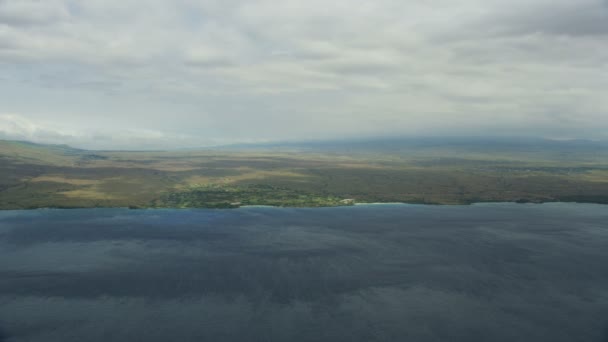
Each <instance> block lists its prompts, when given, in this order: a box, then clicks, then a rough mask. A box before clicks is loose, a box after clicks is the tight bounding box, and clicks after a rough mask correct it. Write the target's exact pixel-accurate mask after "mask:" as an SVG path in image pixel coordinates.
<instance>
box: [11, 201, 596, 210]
mask: <svg viewBox="0 0 608 342" xmlns="http://www.w3.org/2000/svg"><path fill="white" fill-rule="evenodd" d="M560 203H561V204H593V205H601V206H608V203H602V202H591V201H589V202H575V201H482V202H470V203H419V202H356V203H352V204H348V205H332V206H277V205H257V204H252V205H241V206H233V207H221V208H218V207H156V206H148V207H145V206H137V207H136V206H126V207H125V206H116V207H113V206H99V207H95V206H91V207H86V206H74V207H71V206H45V207H42V206H41V207H31V208H0V212H2V211H35V210H79V209H81V210H82V209H125V210H234V209H250V208H276V209H323V208H348V207H373V206H445V207H458V206H461V207H467V206H483V205H493V204H515V205H522V206H524V205H543V204H560Z"/></svg>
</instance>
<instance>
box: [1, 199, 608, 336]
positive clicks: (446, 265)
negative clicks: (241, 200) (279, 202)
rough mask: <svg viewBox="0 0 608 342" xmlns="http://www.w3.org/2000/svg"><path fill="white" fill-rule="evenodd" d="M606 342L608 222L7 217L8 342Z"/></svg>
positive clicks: (344, 214) (267, 213)
mask: <svg viewBox="0 0 608 342" xmlns="http://www.w3.org/2000/svg"><path fill="white" fill-rule="evenodd" d="M8 341H10V342H22V341H28V342H29V341H32V342H34V341H35V342H42V341H44V342H53V341H58V342H59V341H61V342H70V341H89V342H95V341H104V342H105V341H147V342H153V341H213V342H221V341H265V342H267V341H295V342H300V341H332V342H339V341H348V342H353V341H365V342H370V341H418V342H426V341H450V342H458V341H467V342H470V341H509V342H512V341H547V342H549V341H551V342H558V341H567V342H573V341H585V342H588V341H598V342H606V341H608V206H602V205H589V204H567V203H554V204H511V203H495V204H476V205H471V206H425V205H400V204H390V205H363V206H354V207H340V208H314V209H313V208H301V209H288V208H270V207H248V208H240V209H233V210H207V209H201V210H128V209H82V210H81V209H74V210H51V209H48V210H32V211H0V342H8Z"/></svg>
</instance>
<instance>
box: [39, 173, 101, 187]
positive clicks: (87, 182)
mask: <svg viewBox="0 0 608 342" xmlns="http://www.w3.org/2000/svg"><path fill="white" fill-rule="evenodd" d="M30 181H31V182H34V183H38V182H54V183H66V184H72V185H97V184H99V183H101V181H100V180H93V179H78V178H65V177H63V176H50V175H49V176H39V177H36V178H32V179H31V180H30Z"/></svg>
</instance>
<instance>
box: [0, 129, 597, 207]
mask: <svg viewBox="0 0 608 342" xmlns="http://www.w3.org/2000/svg"><path fill="white" fill-rule="evenodd" d="M504 201H509V202H555V201H564V202H585V203H605V204H608V145H606V144H604V143H596V142H583V141H568V142H559V141H545V140H526V141H523V142H522V141H516V140H500V141H494V140H479V141H478V140H463V139H453V140H437V139H427V140H405V139H395V140H390V139H385V140H374V141H342V142H330V143H321V142H319V143H306V144H304V143H303V144H281V145H244V146H228V147H218V148H214V149H201V150H179V151H89V150H82V149H75V148H72V147H69V146H65V145H40V144H33V143H28V142H19V141H0V209H34V208H93V207H129V208H235V207H240V206H244V205H273V206H287V207H324V206H342V205H353V204H355V203H366V202H404V203H419V204H470V203H475V202H504Z"/></svg>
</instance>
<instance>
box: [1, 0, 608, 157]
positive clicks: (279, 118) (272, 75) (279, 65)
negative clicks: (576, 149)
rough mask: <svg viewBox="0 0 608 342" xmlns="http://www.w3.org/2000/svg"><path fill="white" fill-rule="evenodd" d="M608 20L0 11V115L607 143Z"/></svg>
mask: <svg viewBox="0 0 608 342" xmlns="http://www.w3.org/2000/svg"><path fill="white" fill-rule="evenodd" d="M606 23H608V5H607V3H606V2H605V1H603V2H602V1H600V0H581V1H577V2H572V1H567V0H557V1H548V0H535V1H524V0H515V1H509V2H506V1H503V0H488V1H481V0H467V1H462V2H458V4H456V3H454V2H451V1H446V0H432V1H428V2H417V1H394V0H379V1H375V2H373V3H372V2H369V1H362V0H349V1H346V0H339V1H334V2H332V3H331V4H329V5H328V4H327V3H326V2H322V1H320V0H310V1H306V2H302V1H296V0H286V1H281V2H279V3H277V2H276V1H270V0H255V1H244V0H231V1H196V0H178V1H166V0H152V1H149V2H147V3H146V6H145V7H142V6H141V2H139V1H135V0H122V1H101V0H91V1H86V2H75V1H68V0H53V1H45V2H40V1H18V2H16V1H0V73H1V74H2V75H3V80H2V82H1V83H0V103H2V106H1V107H0V111H3V112H18V113H23V114H22V115H24V116H26V117H28V118H29V119H30V120H32V121H34V122H37V121H54V122H55V123H56V124H57V125H59V126H61V125H67V126H70V127H76V128H77V129H78V130H82V131H87V130H89V128H90V127H88V125H91V124H93V123H95V124H96V125H102V126H103V128H104V130H107V131H108V132H110V131H111V130H112V128H115V127H120V129H136V130H139V129H145V130H151V131H161V132H177V134H182V135H187V136H201V135H204V136H205V137H206V138H207V139H220V140H228V141H240V140H247V139H275V140H281V139H305V138H330V137H336V136H356V135H381V134H447V133H450V134H479V133H483V134H488V133H491V134H500V133H504V134H510V135H514V134H519V133H520V132H522V131H526V134H532V135H538V136H550V137H554V136H555V135H557V137H582V138H584V137H593V138H606V137H607V136H606V133H605V132H606V131H608V119H607V117H608V116H607V115H606V112H607V111H608V103H607V101H606V100H605V96H604V95H603V93H604V89H606V87H607V86H608V80H607V79H606V78H605V77H602V75H604V74H606V73H607V72H608V70H607V69H608V63H606V61H607V60H608V44H606V43H607V40H608V35H607V33H608V24H606ZM32 99H34V100H35V101H32ZM66 113H78V114H66ZM51 118H52V120H51ZM166 134H169V135H171V134H173V133H166ZM167 143H168V144H169V145H172V146H175V145H176V144H177V143H171V142H167Z"/></svg>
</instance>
